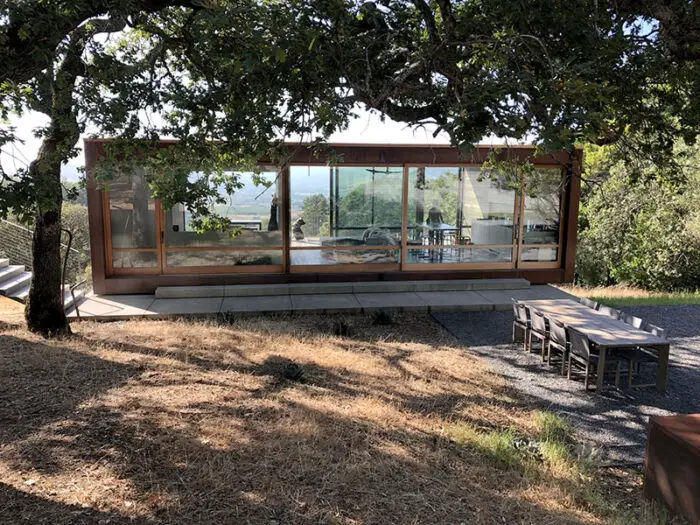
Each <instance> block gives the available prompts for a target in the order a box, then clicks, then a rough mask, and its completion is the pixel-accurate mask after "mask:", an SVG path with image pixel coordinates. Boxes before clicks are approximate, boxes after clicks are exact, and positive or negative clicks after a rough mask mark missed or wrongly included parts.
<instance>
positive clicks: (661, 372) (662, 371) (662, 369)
mask: <svg viewBox="0 0 700 525" xmlns="http://www.w3.org/2000/svg"><path fill="white" fill-rule="evenodd" d="M657 348H658V350H659V368H658V370H657V371H656V389H657V390H658V391H659V392H666V390H667V389H668V355H669V353H670V350H671V346H670V345H659V346H658V347H657Z"/></svg>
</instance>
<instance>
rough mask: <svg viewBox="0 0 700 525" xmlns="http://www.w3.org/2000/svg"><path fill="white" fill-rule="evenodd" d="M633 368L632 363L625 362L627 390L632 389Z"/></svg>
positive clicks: (630, 361) (629, 361)
mask: <svg viewBox="0 0 700 525" xmlns="http://www.w3.org/2000/svg"><path fill="white" fill-rule="evenodd" d="M633 368H634V361H632V360H630V359H628V360H627V388H632V369H633Z"/></svg>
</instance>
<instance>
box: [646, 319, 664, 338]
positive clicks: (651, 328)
mask: <svg viewBox="0 0 700 525" xmlns="http://www.w3.org/2000/svg"><path fill="white" fill-rule="evenodd" d="M643 330H644V331H645V332H649V333H650V334H654V335H655V336H656V337H661V338H662V339H666V330H664V329H663V328H659V327H658V326H656V325H653V324H651V323H647V325H646V326H645V327H644V328H643Z"/></svg>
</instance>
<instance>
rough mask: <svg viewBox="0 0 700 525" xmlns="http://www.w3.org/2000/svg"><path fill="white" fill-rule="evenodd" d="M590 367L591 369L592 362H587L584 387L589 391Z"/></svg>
mask: <svg viewBox="0 0 700 525" xmlns="http://www.w3.org/2000/svg"><path fill="white" fill-rule="evenodd" d="M590 369H591V365H590V363H586V372H585V373H586V377H585V379H584V380H583V388H585V389H586V391H588V377H589V375H590Z"/></svg>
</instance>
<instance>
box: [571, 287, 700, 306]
mask: <svg viewBox="0 0 700 525" xmlns="http://www.w3.org/2000/svg"><path fill="white" fill-rule="evenodd" d="M558 288H560V289H562V290H563V291H565V292H567V293H570V294H572V295H576V296H578V297H589V298H591V299H593V300H595V301H599V302H604V303H606V304H608V305H610V306H664V305H673V304H700V292H654V291H650V290H643V289H641V288H634V287H632V286H595V287H590V288H586V287H583V286H573V285H572V286H558Z"/></svg>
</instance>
